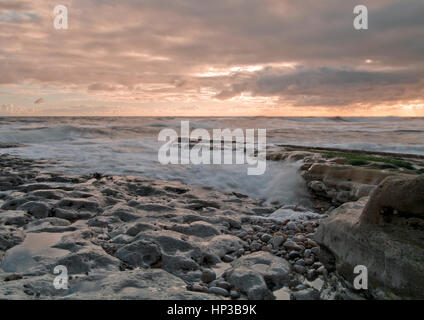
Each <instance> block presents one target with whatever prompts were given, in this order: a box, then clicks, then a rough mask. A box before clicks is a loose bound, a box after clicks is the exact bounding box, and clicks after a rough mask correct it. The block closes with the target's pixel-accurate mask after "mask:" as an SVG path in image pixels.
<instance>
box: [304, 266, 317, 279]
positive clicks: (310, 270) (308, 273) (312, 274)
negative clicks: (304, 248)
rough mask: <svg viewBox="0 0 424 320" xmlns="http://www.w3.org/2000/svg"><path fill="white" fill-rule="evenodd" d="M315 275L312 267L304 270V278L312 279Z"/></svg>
mask: <svg viewBox="0 0 424 320" xmlns="http://www.w3.org/2000/svg"><path fill="white" fill-rule="evenodd" d="M315 277H316V271H315V270H313V269H309V270H308V271H306V279H308V280H310V281H312V280H314V279H315Z"/></svg>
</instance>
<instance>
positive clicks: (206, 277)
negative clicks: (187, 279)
mask: <svg viewBox="0 0 424 320" xmlns="http://www.w3.org/2000/svg"><path fill="white" fill-rule="evenodd" d="M201 279H202V281H203V282H205V283H209V282H212V281H214V280H215V279H216V273H215V271H213V270H211V269H204V270H203V272H202V276H201Z"/></svg>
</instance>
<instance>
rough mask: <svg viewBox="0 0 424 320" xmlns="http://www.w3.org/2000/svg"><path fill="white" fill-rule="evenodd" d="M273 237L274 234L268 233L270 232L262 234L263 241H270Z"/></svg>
mask: <svg viewBox="0 0 424 320" xmlns="http://www.w3.org/2000/svg"><path fill="white" fill-rule="evenodd" d="M271 239H272V236H271V235H270V234H268V233H264V234H263V235H262V236H261V240H262V241H263V242H268V241H269V240H271Z"/></svg>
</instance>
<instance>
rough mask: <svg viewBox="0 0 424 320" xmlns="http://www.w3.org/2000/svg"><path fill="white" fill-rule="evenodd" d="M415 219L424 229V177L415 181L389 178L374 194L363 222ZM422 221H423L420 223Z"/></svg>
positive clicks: (362, 217)
mask: <svg viewBox="0 0 424 320" xmlns="http://www.w3.org/2000/svg"><path fill="white" fill-rule="evenodd" d="M402 218H404V219H414V220H412V221H413V223H414V224H415V223H418V227H419V222H421V227H422V228H423V229H424V175H421V176H418V177H417V178H415V179H405V178H399V177H389V178H387V179H385V180H384V181H383V182H382V183H381V184H380V185H379V186H378V187H377V188H376V190H375V191H374V192H373V194H372V197H371V199H370V201H368V203H367V205H366V207H365V209H364V212H363V213H362V216H361V221H362V222H366V223H381V222H394V220H398V221H399V219H402ZM419 220H421V221H419Z"/></svg>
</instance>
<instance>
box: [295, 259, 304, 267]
mask: <svg viewBox="0 0 424 320" xmlns="http://www.w3.org/2000/svg"><path fill="white" fill-rule="evenodd" d="M295 263H296V264H297V265H300V266H304V265H305V260H303V259H299V260H296V262H295Z"/></svg>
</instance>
